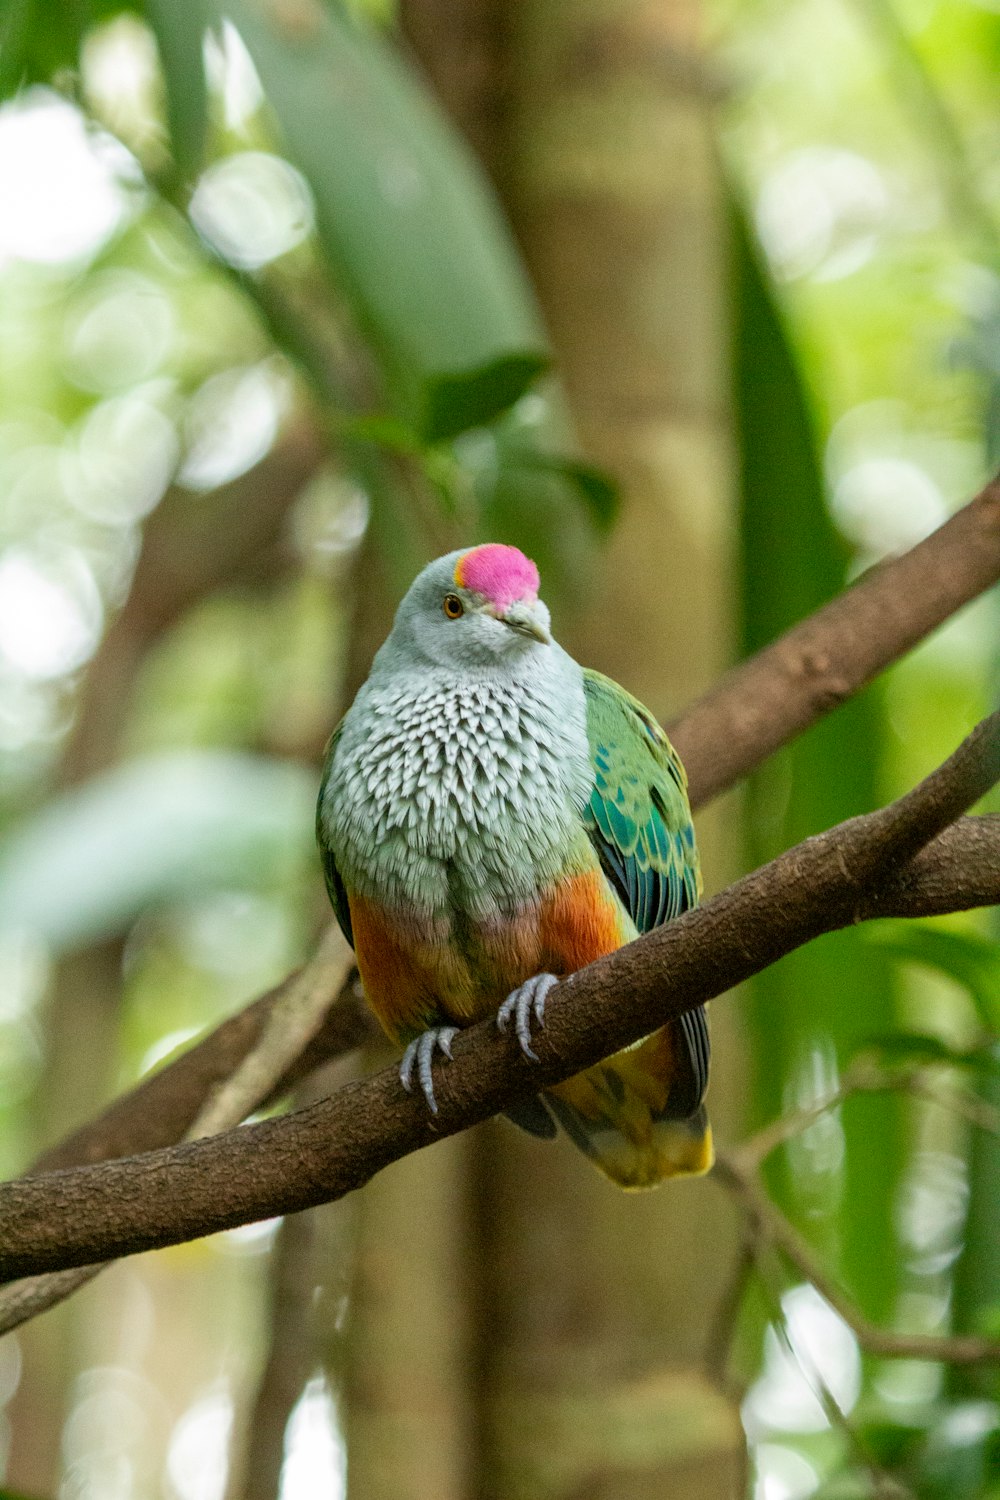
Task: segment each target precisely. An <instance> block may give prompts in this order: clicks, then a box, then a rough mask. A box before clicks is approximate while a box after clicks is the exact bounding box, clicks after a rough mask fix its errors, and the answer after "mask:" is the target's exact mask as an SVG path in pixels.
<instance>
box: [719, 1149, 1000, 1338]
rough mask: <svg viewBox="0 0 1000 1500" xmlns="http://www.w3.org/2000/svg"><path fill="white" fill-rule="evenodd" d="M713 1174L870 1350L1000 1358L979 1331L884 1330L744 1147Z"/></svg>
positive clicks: (760, 1231)
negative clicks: (747, 1160)
mask: <svg viewBox="0 0 1000 1500" xmlns="http://www.w3.org/2000/svg"><path fill="white" fill-rule="evenodd" d="M712 1173H713V1176H715V1177H717V1178H718V1180H719V1181H720V1182H721V1183H722V1184H723V1185H724V1186H725V1187H727V1188H728V1189H729V1190H730V1192H732V1193H733V1194H734V1196H735V1197H736V1199H737V1200H738V1202H739V1203H740V1204H741V1205H742V1207H743V1209H744V1211H745V1212H746V1214H747V1216H748V1218H749V1219H750V1222H751V1225H752V1226H753V1231H754V1234H755V1236H756V1238H757V1239H758V1240H763V1241H767V1242H770V1243H771V1244H772V1245H774V1246H775V1248H776V1249H778V1250H780V1252H781V1254H782V1255H783V1256H784V1257H785V1259H786V1260H787V1261H789V1263H790V1264H791V1265H792V1266H793V1267H794V1268H795V1270H796V1271H797V1272H798V1273H799V1275H800V1276H801V1277H802V1279H803V1280H804V1281H811V1282H812V1284H813V1286H814V1287H815V1288H816V1290H817V1291H818V1292H819V1294H820V1296H821V1297H823V1298H824V1300H825V1301H827V1302H829V1304H830V1306H831V1307H832V1308H833V1309H834V1311H835V1312H837V1313H839V1314H840V1316H841V1317H842V1318H843V1320H844V1322H845V1323H846V1324H847V1325H848V1327H849V1328H850V1329H851V1331H852V1333H853V1334H854V1336H855V1338H856V1339H857V1341H858V1343H859V1344H860V1345H861V1347H862V1349H863V1350H864V1351H865V1353H866V1354H874V1355H878V1356H880V1357H883V1358H890V1359H935V1360H945V1361H947V1362H948V1363H950V1364H980V1363H985V1362H1000V1343H998V1342H996V1340H993V1339H987V1338H979V1337H977V1336H976V1335H974V1334H955V1335H952V1336H950V1337H949V1336H948V1335H945V1334H925V1333H897V1332H895V1331H894V1330H892V1329H886V1328H879V1327H878V1325H877V1324H875V1323H872V1322H870V1321H869V1320H868V1318H866V1317H865V1315H864V1313H863V1312H861V1310H860V1308H858V1307H856V1306H855V1304H854V1303H853V1302H852V1300H851V1298H850V1297H849V1296H848V1295H847V1293H846V1292H845V1291H844V1290H843V1288H842V1287H841V1286H840V1285H839V1284H838V1283H837V1282H836V1281H835V1280H834V1279H833V1277H832V1276H830V1275H829V1274H828V1273H827V1271H826V1269H825V1267H824V1266H823V1265H822V1263H821V1262H820V1260H819V1258H818V1257H817V1256H816V1254H815V1253H814V1251H813V1249H812V1246H811V1245H810V1244H809V1243H808V1242H807V1241H806V1240H805V1239H803V1237H802V1235H800V1234H799V1232H798V1230H797V1229H796V1228H795V1227H794V1225H793V1224H792V1223H791V1222H790V1221H789V1220H788V1219H787V1218H786V1217H785V1215H784V1214H783V1213H782V1212H781V1209H780V1208H778V1207H777V1205H776V1204H775V1203H773V1202H772V1201H771V1199H770V1198H769V1197H768V1195H767V1193H766V1192H765V1191H764V1189H763V1187H762V1186H761V1184H760V1180H759V1178H758V1176H757V1174H756V1172H755V1171H753V1170H752V1169H748V1168H747V1167H746V1166H745V1165H744V1162H743V1159H742V1156H741V1153H740V1151H735V1152H732V1153H728V1154H724V1155H720V1156H719V1158H718V1160H717V1161H716V1163H715V1166H714V1168H713V1169H712Z"/></svg>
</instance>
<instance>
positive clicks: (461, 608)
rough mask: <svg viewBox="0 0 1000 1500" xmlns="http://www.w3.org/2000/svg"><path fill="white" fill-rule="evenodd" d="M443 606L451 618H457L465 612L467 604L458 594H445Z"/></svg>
mask: <svg viewBox="0 0 1000 1500" xmlns="http://www.w3.org/2000/svg"><path fill="white" fill-rule="evenodd" d="M441 608H442V609H443V610H444V612H445V614H446V615H447V616H448V619H449V620H457V619H458V618H459V616H461V615H464V614H465V605H464V604H463V603H462V601H461V599H460V598H459V597H458V595H457V594H445V596H444V603H443V604H442V606H441Z"/></svg>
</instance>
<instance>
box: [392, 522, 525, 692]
mask: <svg viewBox="0 0 1000 1500" xmlns="http://www.w3.org/2000/svg"><path fill="white" fill-rule="evenodd" d="M462 556H463V552H462V551H458V552H452V553H449V554H448V556H447V557H441V558H438V560H437V561H436V562H433V563H431V564H430V565H429V566H428V567H426V568H425V569H424V570H423V572H422V573H420V574H419V575H418V576H417V578H416V579H415V580H414V582H413V583H412V584H411V586H410V588H409V591H408V592H407V594H406V596H405V598H404V599H403V601H402V603H401V604H400V606H399V609H398V610H397V612H396V619H395V623H394V624H393V627H392V634H391V635H390V636H389V638H388V640H387V641H386V643H385V646H383V648H382V650H381V651H380V652H379V657H378V660H379V661H380V662H385V661H386V659H387V658H388V660H389V662H390V663H391V664H392V665H399V664H400V663H412V664H413V665H414V666H417V665H420V666H434V667H442V668H451V669H455V668H462V667H491V666H492V667H496V668H499V669H501V670H503V668H504V667H510V668H514V666H515V664H517V665H520V664H521V663H522V662H523V661H524V660H525V658H526V657H528V656H530V654H531V653H533V652H547V651H548V650H549V648H550V646H551V644H552V638H551V636H550V634H549V612H548V610H547V609H546V607H545V605H544V604H543V603H542V601H541V600H540V599H539V600H537V601H534V602H532V603H529V602H528V601H525V600H515V602H514V603H512V604H510V605H508V606H507V607H506V608H504V609H502V610H500V609H498V608H497V607H496V605H495V604H494V603H493V601H492V600H490V599H486V598H484V596H483V595H482V594H478V593H476V592H474V591H473V590H470V589H463V588H459V587H458V586H457V584H456V583H455V565H456V563H457V562H458V559H459V558H460V557H462Z"/></svg>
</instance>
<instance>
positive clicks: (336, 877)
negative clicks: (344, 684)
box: [316, 720, 354, 948]
mask: <svg viewBox="0 0 1000 1500" xmlns="http://www.w3.org/2000/svg"><path fill="white" fill-rule="evenodd" d="M343 722H344V721H343V720H341V721H340V723H339V724H338V725H337V727H336V729H335V730H334V731H333V733H332V734H331V736H330V741H329V744H328V745H327V747H326V757H325V759H324V761H323V776H322V779H321V781H320V784H319V800H318V802H317V804H316V842H317V843H318V844H319V852H320V856H321V858H322V860H323V877H324V879H325V880H326V888H327V891H328V892H329V894H330V901H331V904H332V906H333V911H334V915H335V916H336V918H337V921H338V923H339V924H340V930H341V932H342V933H343V934H344V936H345V938H346V939H347V941H348V942H349V943H350V945H351V947H352V948H353V947H354V931H353V929H352V927H351V908H350V906H349V905H348V901H347V891H346V889H345V887H344V882H343V881H342V880H341V878H340V871H339V870H338V869H337V861H336V859H335V858H334V853H333V850H332V849H331V847H330V843H329V840H328V839H327V836H326V829H325V828H324V826H323V817H322V811H323V802H324V799H325V796H326V786H327V782H328V781H329V780H330V771H331V768H332V766H333V757H334V754H335V753H336V749H337V741H338V740H339V738H340V731H341V729H342V728H343Z"/></svg>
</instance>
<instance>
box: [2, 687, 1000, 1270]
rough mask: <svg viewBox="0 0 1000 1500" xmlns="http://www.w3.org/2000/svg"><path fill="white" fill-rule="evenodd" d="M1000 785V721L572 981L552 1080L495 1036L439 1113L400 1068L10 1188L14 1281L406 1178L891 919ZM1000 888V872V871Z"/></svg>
mask: <svg viewBox="0 0 1000 1500" xmlns="http://www.w3.org/2000/svg"><path fill="white" fill-rule="evenodd" d="M998 774H1000V714H994V715H993V716H991V718H989V719H987V720H984V722H983V723H982V724H981V725H980V726H979V727H978V729H977V730H975V731H974V732H973V734H971V735H970V736H969V737H968V739H967V740H965V741H964V742H963V744H962V745H961V746H960V747H959V748H958V750H956V751H955V753H954V755H952V756H951V757H950V758H949V760H948V761H947V762H945V764H944V765H943V766H942V767H940V768H939V769H938V770H937V771H935V772H934V773H933V774H932V775H931V776H929V777H927V779H926V780H925V781H924V782H922V783H921V785H920V786H919V787H917V788H916V789H915V790H914V791H913V792H911V793H909V794H908V796H906V797H904V798H902V799H901V800H900V801H899V802H898V803H895V804H893V805H892V806H891V807H888V808H886V809H883V810H882V811H880V812H876V813H872V814H869V815H868V816H866V817H861V818H855V819H852V820H851V821H850V822H847V823H843V824H840V825H839V826H838V827H837V828H835V829H831V830H830V831H829V832H828V833H825V834H820V835H818V836H816V837H814V838H811V839H807V840H806V841H805V842H804V843H802V844H800V845H798V846H797V847H796V848H794V849H792V850H789V851H788V852H787V853H786V854H783V855H781V856H780V857H779V858H778V859H776V860H774V861H772V862H771V864H769V865H766V866H764V867H763V868H762V869H760V870H757V871H755V872H754V873H753V874H751V875H748V876H746V877H744V879H743V880H741V881H738V882H737V883H736V884H735V885H733V886H731V887H729V889H728V890H726V891H723V892H722V893H721V894H720V895H718V896H716V897H715V898H714V899H713V900H711V901H709V902H708V903H707V904H706V905H705V906H703V907H701V908H699V909H697V910H694V911H690V912H686V913H685V914H684V915H683V916H681V917H679V918H678V919H677V920H676V921H674V922H670V923H668V924H667V925H666V926H665V927H662V928H658V929H657V930H656V931H654V932H651V933H648V934H647V935H646V936H644V937H642V938H640V939H639V940H638V941H636V942H634V943H631V944H629V945H628V946H627V947H625V948H622V949H619V950H618V951H617V952H616V953H613V954H609V955H608V956H607V957H605V958H603V959H601V960H599V961H598V962H597V963H594V964H591V965H590V966H589V967H588V968H587V969H584V970H581V971H580V972H579V973H577V974H573V975H570V976H569V977H568V978H567V979H564V980H563V981H561V983H560V984H559V985H557V986H556V987H555V988H554V989H553V990H552V991H551V994H550V997H549V1000H548V1004H547V1012H546V1026H545V1029H544V1031H541V1032H540V1033H539V1035H538V1037H537V1051H538V1054H539V1062H538V1063H537V1064H530V1063H528V1062H527V1061H526V1060H525V1059H524V1057H523V1056H522V1055H521V1054H520V1052H519V1050H518V1048H517V1045H516V1043H514V1042H512V1041H511V1040H510V1039H509V1038H506V1037H502V1036H500V1035H499V1034H498V1032H497V1031H496V1028H495V1026H494V1025H493V1023H492V1022H491V1021H485V1022H482V1023H480V1024H479V1025H477V1026H474V1027H471V1028H469V1029H467V1030H466V1031H464V1032H462V1033H461V1034H460V1035H459V1037H458V1038H457V1039H456V1042H455V1049H454V1051H455V1060H454V1062H453V1063H452V1064H450V1065H448V1066H445V1067H443V1068H442V1069H441V1070H440V1074H439V1080H438V1089H437V1092H438V1099H439V1106H440V1113H439V1114H438V1115H437V1116H435V1117H432V1116H430V1115H429V1114H428V1112H427V1110H426V1107H425V1106H424V1104H423V1101H422V1100H420V1099H417V1098H413V1097H411V1096H409V1095H407V1094H405V1093H404V1092H403V1090H402V1089H401V1088H400V1085H399V1080H398V1078H397V1076H396V1071H395V1069H394V1068H391V1069H387V1070H384V1071H383V1072H381V1073H379V1074H377V1075H375V1076H374V1077H372V1078H369V1079H367V1080H365V1081H364V1082H362V1083H356V1084H351V1085H349V1086H348V1087H347V1088H344V1089H341V1090H340V1091H339V1092H338V1093H336V1094H334V1095H333V1096H331V1097H330V1098H329V1099H325V1100H322V1101H320V1102H319V1103H317V1104H315V1105H312V1106H310V1107H309V1108H308V1109H304V1110H301V1111H298V1112H297V1113H295V1114H293V1115H288V1116H285V1117H284V1118H282V1119H276V1120H267V1121H264V1122H262V1123H260V1124H257V1125H250V1126H245V1127H243V1128H242V1129H239V1130H236V1131H232V1132H230V1133H228V1134H227V1135H225V1136H215V1137H212V1138H211V1139H209V1140H206V1141H199V1142H193V1143H189V1144H186V1145H183V1146H178V1147H174V1148H172V1149H167V1150H161V1151H155V1152H150V1153H148V1154H147V1155H145V1156H142V1157H134V1158H130V1159H127V1160H123V1161H112V1162H104V1163H101V1164H100V1165H97V1166H93V1167H83V1168H78V1169H76V1170H73V1171H67V1172H56V1173H49V1174H46V1175H45V1176H43V1177H37V1176H36V1177H30V1178H25V1179H22V1180H21V1181H18V1182H13V1183H7V1184H5V1185H3V1186H0V1222H2V1223H3V1226H4V1243H3V1245H2V1246H0V1276H3V1277H5V1278H8V1279H10V1278H12V1277H17V1276H25V1275H28V1274H31V1273H35V1272H38V1271H46V1270H51V1269H55V1268H63V1267H67V1266H72V1265H79V1264H84V1263H86V1262H88V1261H94V1260H99V1259H100V1260H105V1259H108V1258H110V1257H112V1256H118V1255H124V1254H132V1253H135V1252H137V1251H140V1250H147V1249H153V1248H156V1247H158V1246H161V1245H166V1244H173V1243H178V1242H179V1241H182V1240H186V1239H192V1238H195V1237H197V1236H200V1235H203V1234H206V1233H211V1232H213V1231H215V1230H218V1229H225V1228H230V1227H232V1226H233V1225H236V1224H240V1223H246V1222H248V1221H251V1220H255V1219H260V1218H266V1217H270V1216H271V1215H274V1214H278V1213H288V1212H295V1211H296V1210H299V1209H302V1208H308V1207H311V1206H313V1205H315V1204H317V1203H322V1202H326V1201H330V1200H332V1199H335V1198H338V1197H341V1196H343V1195H344V1194H346V1193H348V1192H350V1191H352V1190H353V1189H355V1188H357V1187H360V1186H362V1185H363V1184H364V1183H365V1182H367V1181H368V1180H369V1179H370V1178H371V1177H372V1176H373V1175H374V1174H375V1173H376V1172H378V1171H379V1170H381V1168H382V1167H384V1166H386V1165H387V1164H388V1163H389V1162H391V1161H394V1160H396V1159H398V1158H399V1157H401V1156H403V1155H406V1154H407V1153H408V1152H410V1151H415V1150H418V1149H419V1148H421V1147H422V1146H426V1145H429V1144H431V1142H432V1141H434V1140H435V1139H437V1138H439V1137H440V1136H443V1135H450V1134H454V1133H455V1132H457V1131H459V1130H463V1129H465V1128H467V1127H468V1126H470V1125H473V1124H475V1123H477V1122H478V1121H480V1120H484V1119H488V1118H490V1117H491V1116H493V1115H495V1114H497V1113H499V1112H500V1111H501V1110H503V1109H504V1108H505V1107H507V1106H508V1105H510V1104H511V1103H512V1102H514V1101H516V1100H517V1099H520V1098H523V1097H524V1096H525V1095H527V1094H528V1093H534V1092H536V1091H537V1089H538V1088H540V1087H544V1086H546V1085H549V1084H552V1083H556V1082H558V1081H560V1080H562V1079H564V1078H567V1077H569V1076H570V1075H571V1074H573V1073H575V1072H578V1071H579V1070H580V1069H582V1068H586V1067H589V1066H591V1065H592V1064H594V1063H596V1062H598V1061H600V1059H601V1058H603V1057H605V1056H607V1055H608V1054H609V1053H611V1052H615V1051H617V1050H618V1049H619V1048H621V1047H623V1046H626V1045H628V1044H629V1043H630V1042H633V1041H635V1040H636V1039H637V1038H638V1037H640V1036H644V1035H646V1034H648V1033H649V1032H651V1031H653V1030H655V1029H656V1028H657V1027H658V1026H660V1025H662V1024H663V1023H664V1021H666V1020H668V1019H670V1018H672V1017H676V1016H678V1015H680V1014H682V1013H683V1012H684V1011H686V1010H690V1009H692V1008H693V1007H694V1006H695V1005H698V1004H701V1003H702V1002H703V1001H705V1000H709V999H711V998H713V997H714V996H716V995H719V994H721V993H723V992H724V991H725V990H727V989H729V988H730V987H731V986H732V985H734V984H736V983H739V982H741V981H742V980H744V979H746V978H749V976H750V975H751V974H754V973H757V972H758V971H759V970H760V969H762V968H765V967H766V966H767V965H768V964H771V963H773V962H775V960H776V959H778V958H780V957H782V956H783V955H784V954H785V953H788V952H790V951H791V950H792V949H793V948H796V947H799V946H800V945H801V944H803V943H805V942H807V941H809V940H810V939H811V938H814V937H817V936H819V935H820V934H821V933H823V932H828V931H831V930H833V929H834V928H837V927H841V926H846V925H848V924H849V923H851V922H855V921H860V920H864V919H865V918H867V917H869V916H872V915H874V914H876V913H879V914H880V913H881V912H882V911H884V910H886V909H887V908H888V909H891V906H892V901H891V892H892V889H893V887H894V886H898V884H899V881H900V879H901V878H903V879H905V880H906V882H907V884H908V887H909V892H910V896H911V899H912V892H913V887H914V879H913V877H912V871H910V870H903V871H902V872H900V869H899V861H900V859H905V858H907V857H912V855H913V854H915V853H916V852H917V850H916V849H915V848H914V845H915V844H916V843H917V842H918V841H920V840H924V841H927V840H930V839H932V838H933V837H934V836H935V834H936V833H938V832H939V831H940V830H941V829H943V828H944V827H945V826H946V825H947V823H948V822H949V821H950V820H951V819H954V818H955V817H957V816H958V815H959V814H960V813H961V811H962V809H963V807H964V806H967V805H968V804H969V803H971V802H973V801H975V800H977V799H978V797H980V796H981V795H983V793H984V792H985V791H987V790H988V789H989V787H990V786H991V785H992V784H993V783H994V781H995V780H996V779H997V777H998ZM996 875H997V884H998V885H1000V861H997V871H996Z"/></svg>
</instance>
